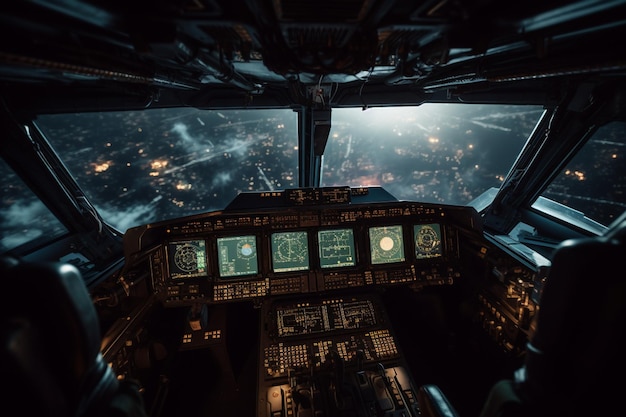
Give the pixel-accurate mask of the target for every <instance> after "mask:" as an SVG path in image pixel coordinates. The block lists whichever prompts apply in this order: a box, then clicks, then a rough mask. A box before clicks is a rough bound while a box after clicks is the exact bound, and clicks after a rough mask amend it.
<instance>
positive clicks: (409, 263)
mask: <svg viewBox="0 0 626 417" xmlns="http://www.w3.org/2000/svg"><path fill="white" fill-rule="evenodd" d="M359 193H360V194H359V195H361V194H363V193H364V192H363V191H362V190H361V191H359ZM272 194H280V193H278V192H277V193H272ZM309 194H311V195H309ZM327 194H328V195H329V196H330V197H328V198H322V197H324V196H325V195H326V194H324V193H321V194H320V193H317V194H316V193H304V192H302V193H295V192H290V193H285V196H283V198H282V199H280V200H276V198H272V199H271V201H272V202H273V204H277V205H278V207H268V208H265V207H264V206H263V204H262V202H264V201H266V200H264V199H263V198H261V200H258V201H259V203H258V204H256V205H253V207H254V208H248V209H243V208H241V204H235V205H234V207H235V208H230V209H229V210H225V211H217V212H210V213H204V214H201V215H197V216H191V217H188V218H182V219H177V220H175V221H173V222H163V223H158V224H150V225H144V226H139V227H137V228H134V229H129V230H128V231H127V232H126V234H125V235H124V244H125V256H126V260H127V264H129V265H132V264H133V262H138V261H139V260H140V259H141V260H143V259H146V258H148V260H149V264H150V274H151V287H152V288H151V289H152V291H153V292H154V293H155V294H157V297H158V298H159V299H160V300H161V301H162V302H163V303H164V304H165V305H166V306H171V307H178V306H188V305H193V304H194V303H197V302H203V303H220V302H230V301H239V300H250V299H254V300H261V301H262V300H263V299H265V298H268V297H272V296H283V295H297V294H307V293H321V292H328V291H334V290H340V289H346V288H368V287H371V286H389V285H399V284H404V285H413V286H420V285H438V284H449V283H451V282H452V281H453V280H454V279H455V278H456V277H458V276H459V269H458V263H459V234H460V233H461V231H462V230H464V231H465V232H470V233H472V232H476V233H478V232H480V229H479V228H480V224H481V222H480V220H479V218H478V217H477V213H476V211H475V210H474V209H473V208H470V207H456V206H441V205H435V204H432V205H431V204H425V203H414V202H398V201H395V202H374V203H367V204H360V203H355V202H354V201H352V200H350V199H348V198H347V196H350V195H351V194H350V193H347V194H346V192H345V190H343V191H342V192H337V193H327ZM331 197H332V198H331ZM246 198H247V199H250V198H251V196H247V197H246ZM244 201H247V200H246V199H244ZM255 201H256V200H255ZM279 202H282V203H281V204H278V203H279Z"/></svg>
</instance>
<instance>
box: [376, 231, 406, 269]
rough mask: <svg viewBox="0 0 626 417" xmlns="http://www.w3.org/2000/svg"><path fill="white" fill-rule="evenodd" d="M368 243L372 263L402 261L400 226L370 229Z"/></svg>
mask: <svg viewBox="0 0 626 417" xmlns="http://www.w3.org/2000/svg"><path fill="white" fill-rule="evenodd" d="M370 242H371V255H372V263H374V264H377V263H389V262H400V261H404V247H403V240H402V226H383V227H372V228H371V229H370Z"/></svg>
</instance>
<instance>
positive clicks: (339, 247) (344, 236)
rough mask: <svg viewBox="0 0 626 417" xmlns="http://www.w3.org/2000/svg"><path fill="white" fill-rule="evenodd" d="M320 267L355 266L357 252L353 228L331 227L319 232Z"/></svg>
mask: <svg viewBox="0 0 626 417" xmlns="http://www.w3.org/2000/svg"><path fill="white" fill-rule="evenodd" d="M317 237H318V241H319V255H320V267H322V268H335V267H341V266H354V265H355V264H356V253H355V247H354V233H353V232H352V229H330V230H320V231H318V232H317Z"/></svg>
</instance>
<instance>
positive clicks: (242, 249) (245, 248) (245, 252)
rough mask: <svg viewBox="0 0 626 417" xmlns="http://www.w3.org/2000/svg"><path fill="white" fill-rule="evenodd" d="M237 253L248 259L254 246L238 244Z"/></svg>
mask: <svg viewBox="0 0 626 417" xmlns="http://www.w3.org/2000/svg"><path fill="white" fill-rule="evenodd" d="M237 251H238V252H239V253H240V254H241V255H242V256H243V257H245V258H249V257H250V256H253V255H254V245H253V244H252V243H250V242H239V244H237Z"/></svg>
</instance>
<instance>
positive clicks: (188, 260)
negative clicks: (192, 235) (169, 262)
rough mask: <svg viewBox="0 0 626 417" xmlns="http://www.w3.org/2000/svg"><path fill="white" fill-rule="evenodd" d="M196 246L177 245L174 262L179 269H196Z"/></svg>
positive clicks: (188, 270) (191, 270) (190, 270)
mask: <svg viewBox="0 0 626 417" xmlns="http://www.w3.org/2000/svg"><path fill="white" fill-rule="evenodd" d="M198 250H199V249H198V248H197V247H195V246H193V245H190V244H185V245H181V246H178V247H177V248H176V252H175V253H174V263H175V264H176V267H177V268H179V269H180V270H181V271H185V272H193V271H196V270H197V269H198Z"/></svg>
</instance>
